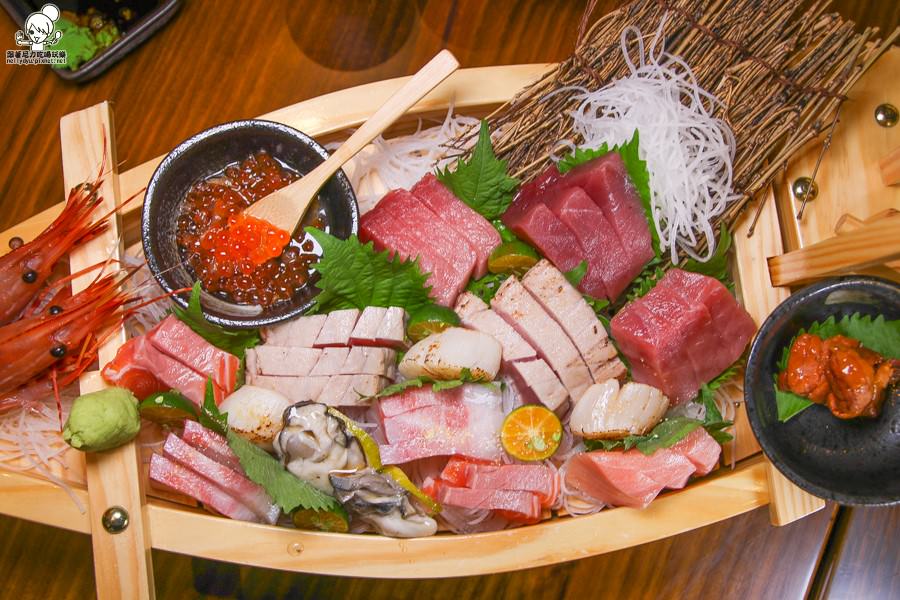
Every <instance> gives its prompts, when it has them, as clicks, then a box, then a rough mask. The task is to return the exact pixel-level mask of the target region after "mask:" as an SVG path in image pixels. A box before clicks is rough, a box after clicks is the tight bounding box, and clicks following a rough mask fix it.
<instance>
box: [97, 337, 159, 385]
mask: <svg viewBox="0 0 900 600" xmlns="http://www.w3.org/2000/svg"><path fill="white" fill-rule="evenodd" d="M146 343H147V341H146V340H145V339H144V336H138V337H134V338H131V339H130V340H128V341H127V342H125V343H124V344H122V345H121V346H119V350H118V351H117V352H116V356H115V357H114V358H113V359H112V360H111V361H109V362H108V363H106V365H105V366H104V367H103V370H102V371H101V375H102V376H103V379H105V380H106V381H108V382H109V383H111V384H113V385H116V386H118V387H123V388H125V389H127V390H131V393H133V394H134V395H135V396H136V397H138V398H140V399H141V400H143V399H144V398H147V397H148V396H150V394H156V393H158V392H165V391H166V390H168V389H169V388H168V386H166V384H165V383H163V382H162V381H160V380H159V378H158V377H157V376H156V375H155V374H154V373H153V371H152V370H151V369H150V368H148V367H147V366H145V365H144V363H143V354H142V353H143V345H144V344H146Z"/></svg>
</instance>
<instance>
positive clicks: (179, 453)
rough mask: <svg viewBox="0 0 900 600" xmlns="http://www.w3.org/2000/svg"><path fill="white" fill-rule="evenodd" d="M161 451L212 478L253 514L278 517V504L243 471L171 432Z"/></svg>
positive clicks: (270, 518)
mask: <svg viewBox="0 0 900 600" xmlns="http://www.w3.org/2000/svg"><path fill="white" fill-rule="evenodd" d="M163 453H164V454H165V455H166V457H167V458H169V459H171V460H174V461H175V462H177V463H179V464H181V465H182V466H184V467H186V468H188V469H190V470H192V471H194V472H195V473H197V474H198V475H202V476H203V477H206V478H207V479H209V480H210V481H214V482H216V484H217V485H218V486H219V487H221V488H222V489H224V490H225V492H226V493H227V494H228V495H230V496H233V497H234V498H236V499H237V500H239V501H240V502H241V503H242V504H244V505H245V506H247V507H248V508H250V510H252V511H253V512H255V513H256V516H258V517H259V518H260V519H261V520H262V521H264V522H266V523H269V524H271V525H274V524H275V522H276V521H277V520H278V515H279V514H280V510H279V508H278V507H277V506H275V504H274V503H273V502H272V499H271V498H270V497H269V495H268V494H267V493H266V492H265V490H263V489H262V488H261V487H260V486H258V485H257V484H255V483H253V482H252V481H250V480H249V479H247V477H246V476H244V475H243V471H241V472H237V471H234V470H232V469H231V468H229V467H226V466H225V465H222V464H219V463H218V462H216V461H215V460H213V459H211V458H209V457H208V456H206V455H205V454H203V453H201V452H200V451H199V450H196V449H195V448H193V447H192V446H190V445H189V444H187V443H186V442H185V441H184V440H182V439H181V438H179V437H178V436H176V435H175V434H174V433H170V434H169V437H168V438H166V443H165V445H164V446H163Z"/></svg>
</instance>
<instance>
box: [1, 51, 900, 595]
mask: <svg viewBox="0 0 900 600" xmlns="http://www.w3.org/2000/svg"><path fill="white" fill-rule="evenodd" d="M898 58H900V57H898V55H897V52H896V51H894V52H893V53H891V54H889V55H887V56H885V57H884V58H883V59H882V63H884V62H888V63H892V64H893V65H897V63H898V61H897V59H898ZM879 66H884V65H879ZM548 68H549V65H542V64H534V65H515V66H504V67H486V68H477V69H462V70H460V71H458V72H457V73H455V74H454V75H453V76H451V77H450V78H449V79H448V80H447V81H445V82H444V83H443V84H442V85H441V86H440V87H438V88H437V89H436V90H435V91H434V92H433V93H432V94H430V95H429V96H428V97H426V98H425V99H424V100H423V101H421V102H420V103H419V104H417V105H416V106H415V107H414V108H413V109H412V111H410V113H409V114H408V115H407V116H406V118H405V120H404V121H402V122H401V123H400V124H398V126H397V131H408V130H410V129H412V128H413V127H414V126H415V123H416V120H417V119H418V118H421V117H433V116H435V117H436V116H438V115H441V116H442V115H443V114H444V113H446V111H447V108H448V107H449V106H450V105H451V104H452V105H453V106H454V107H455V110H456V111H457V112H459V113H461V114H470V115H473V116H481V115H484V114H487V113H488V112H489V111H490V110H491V109H493V108H494V107H496V106H498V105H499V104H501V103H503V102H505V101H507V100H508V99H510V98H511V97H512V96H513V95H514V94H515V93H516V92H517V91H518V90H520V89H521V88H523V87H525V86H526V85H528V84H529V83H531V82H533V81H535V80H536V79H538V78H539V77H540V76H541V75H542V74H543V73H544V72H545V71H546V70H547V69H548ZM879 71H881V69H879V68H877V67H876V68H875V69H873V73H870V74H869V75H868V77H867V79H868V78H877V77H878V75H877V73H878V72H879ZM405 80H406V78H398V79H391V80H385V81H380V82H376V83H372V84H367V85H362V86H358V87H355V88H350V89H346V90H342V91H339V92H334V93H331V94H327V95H325V96H321V97H318V98H313V99H311V100H307V101H304V102H301V103H299V104H295V105H293V106H290V107H287V108H284V109H281V110H278V111H275V112H272V113H269V114H267V115H263V116H262V118H266V119H270V120H274V121H280V122H282V123H285V124H287V125H290V126H293V127H295V128H297V129H299V130H301V131H304V132H306V133H308V134H310V135H312V136H314V137H316V138H317V139H318V140H319V141H328V140H330V139H335V138H338V137H340V136H341V135H342V134H343V133H344V132H345V131H346V130H347V129H349V128H352V127H355V126H357V125H359V124H360V123H361V122H362V121H364V120H365V119H366V118H367V116H368V115H370V114H371V113H372V112H374V110H375V109H376V108H377V107H378V106H380V105H381V104H382V103H383V102H384V101H385V100H386V99H387V97H388V96H389V95H390V94H391V93H392V92H393V91H394V90H396V89H397V88H398V87H399V86H400V85H402V84H403V82H404V81H405ZM874 81H878V79H874ZM882 81H883V79H882ZM91 111H95V112H94V113H91ZM96 111H99V113H98V112H96ZM98 114H99V115H100V118H99V121H98V119H97V115H98ZM104 115H106V116H104ZM845 115H846V113H845ZM845 118H846V117H845ZM107 121H108V122H107ZM98 122H99V123H100V126H99V127H98V126H97V123H98ZM61 130H62V137H63V157H64V170H65V174H66V185H67V187H68V186H70V184H71V183H73V182H75V183H77V182H78V181H81V180H83V179H87V178H88V175H87V174H88V173H94V172H95V171H96V168H97V165H98V164H99V162H100V160H101V157H102V156H103V155H102V152H103V148H102V146H101V145H100V143H101V141H102V139H103V137H104V135H106V136H109V138H110V139H114V135H113V133H112V122H111V118H109V111H108V106H106V104H105V103H104V104H102V105H98V106H97V107H92V108H90V109H86V110H84V111H80V112H79V113H73V114H72V115H68V116H66V117H65V118H64V119H63V121H62V124H61ZM861 139H862V138H857V140H854V141H858V140H861ZM73 140H74V142H73ZM92 140H93V141H92ZM838 141H839V140H838ZM73 143H74V144H75V146H76V147H71V145H72V144H73ZM92 157H95V158H92ZM161 158H162V157H160V158H157V159H154V160H151V161H148V162H146V163H144V164H142V165H139V166H137V167H135V168H132V169H130V170H128V171H126V172H124V173H122V174H121V175H119V176H118V177H115V176H113V177H109V178H108V180H107V184H106V186H105V188H104V190H103V192H104V194H105V195H107V196H108V197H109V198H111V199H114V198H116V197H118V198H128V197H129V196H131V195H132V194H135V193H139V192H140V190H141V189H142V188H143V187H144V186H145V185H146V184H147V182H148V180H149V179H150V176H151V175H152V173H153V170H154V169H155V167H156V165H157V164H158V163H159V161H160V160H161ZM111 159H112V164H115V157H114V156H112V157H111ZM79 176H80V177H81V179H79V178H78V177H79ZM117 188H118V189H117ZM771 193H772V192H771V191H770V192H769V193H768V194H769V195H771ZM760 200H765V201H766V205H765V207H764V209H763V211H762V215H761V217H760V221H759V224H758V226H757V229H756V233H755V234H754V235H753V236H752V237H750V238H748V237H747V236H746V228H747V226H748V221H749V217H750V216H751V213H752V212H753V210H754V207H753V206H751V207H750V209H749V210H748V211H746V212H745V218H744V221H743V222H742V223H740V224H739V226H738V228H737V232H736V233H735V236H734V239H735V249H736V252H735V264H734V274H735V279H736V281H737V285H738V290H739V293H740V295H741V297H742V302H743V303H744V305H745V306H746V307H747V310H748V311H749V312H750V313H751V314H752V315H753V317H754V319H755V320H756V321H757V324H759V323H761V322H762V321H763V320H764V319H765V317H766V316H767V315H768V314H769V312H771V310H772V309H773V308H774V307H775V306H776V305H777V304H778V303H779V302H781V301H782V300H783V299H784V298H786V297H787V295H788V294H789V290H788V289H786V288H774V287H773V286H772V285H771V283H770V278H769V273H768V269H767V266H766V258H767V257H769V256H775V255H779V254H781V253H782V252H783V248H782V234H781V231H780V228H779V222H778V214H777V211H776V203H775V202H773V201H772V198H771V197H768V196H767V197H766V198H763V199H758V200H757V201H760ZM820 202H821V200H820ZM61 207H62V205H58V206H55V207H53V208H51V209H48V210H46V211H44V212H42V213H40V214H38V215H36V216H34V217H32V218H31V219H28V220H27V221H25V222H23V223H21V224H19V225H17V226H15V227H13V228H11V229H10V230H8V231H6V232H3V233H2V234H0V247H7V242H8V240H9V238H10V237H12V236H16V235H17V236H20V237H22V238H24V239H26V240H28V239H31V238H33V237H34V236H35V235H36V234H37V233H38V232H40V231H41V230H42V229H44V228H45V227H46V226H47V224H49V223H50V221H51V220H52V219H53V218H54V217H55V216H56V215H57V214H58V212H59V210H61ZM139 208H140V203H139V202H132V203H130V204H129V205H128V206H127V207H126V208H125V209H124V210H123V211H121V213H120V214H119V215H118V220H117V223H116V226H117V228H118V232H115V231H113V232H111V233H110V235H111V236H112V237H111V238H109V237H108V239H107V240H106V243H107V248H109V246H108V244H110V243H112V244H113V245H115V244H116V241H117V240H119V245H120V246H121V245H122V243H124V245H125V246H129V245H131V244H134V243H136V242H138V241H139V231H138V230H139V221H140V211H139ZM861 212H862V213H863V214H861V215H859V216H860V217H865V216H868V213H869V212H870V211H868V210H865V209H864V210H862V211H861ZM110 239H111V240H112V241H111V242H110ZM811 241H815V240H811ZM87 252H88V254H91V253H93V256H91V255H88V256H81V255H79V256H75V253H74V252H73V256H72V257H71V258H72V261H73V263H80V262H82V261H84V264H90V262H96V261H97V260H102V259H103V258H105V257H106V256H108V249H107V250H103V249H102V247H100V249H98V248H94V249H93V250H89V251H87ZM104 252H106V254H103V253H104ZM122 341H124V333H122V334H121V335H120V337H119V338H118V340H117V341H115V342H114V343H113V344H111V347H109V348H104V349H103V351H102V352H101V361H102V360H103V356H104V352H105V353H106V356H107V358H106V359H107V360H108V353H110V352H114V351H115V349H116V347H117V345H118V344H120V343H121V342H122ZM98 385H101V384H100V382H99V376H98V374H97V373H89V374H87V375H86V376H85V377H83V378H82V388H83V389H86V388H91V387H96V386H98ZM735 422H736V424H735V431H736V435H737V440H736V443H735V444H734V445H733V447H731V448H728V449H726V463H730V462H732V460H733V461H734V463H735V466H734V468H733V469H732V468H729V467H724V468H721V469H719V470H718V471H717V472H715V473H714V474H712V475H710V476H707V477H704V478H702V479H700V480H698V481H696V482H693V483H691V484H690V485H689V486H687V487H686V488H685V489H684V490H680V491H670V492H667V493H665V494H663V495H661V496H660V497H659V498H658V499H657V500H655V501H654V502H653V503H652V504H651V505H650V506H649V507H648V508H646V509H643V510H636V509H631V508H616V509H607V510H603V511H601V512H599V513H597V514H595V515H591V516H586V517H578V518H570V517H558V518H553V519H551V520H547V521H544V522H542V523H540V524H537V525H532V526H527V527H521V528H518V529H511V530H507V531H499V532H493V533H483V534H477V535H468V536H466V535H452V534H439V535H437V536H434V537H430V538H421V539H410V540H399V539H391V538H386V537H381V536H376V535H346V534H333V533H319V532H309V531H299V530H295V529H291V528H283V527H272V526H266V525H256V524H251V523H245V522H240V521H233V520H230V519H226V518H221V517H216V516H213V515H210V514H208V513H205V512H203V511H201V510H196V509H190V508H186V507H183V506H180V505H176V504H172V503H168V502H165V501H162V500H157V499H155V498H147V497H146V495H144V494H143V492H142V490H141V486H142V485H143V484H142V483H141V482H140V480H141V477H139V476H138V475H137V469H138V466H137V463H138V460H137V457H138V453H137V451H136V449H135V447H134V444H130V445H128V446H125V447H124V448H122V449H119V450H117V451H111V452H107V453H101V454H96V455H87V456H86V457H85V455H82V454H80V453H77V452H75V451H71V452H70V457H69V458H70V460H68V461H67V462H69V463H71V464H72V465H74V466H73V468H72V469H71V470H72V471H73V472H77V471H78V470H79V467H80V466H81V464H82V463H86V465H87V467H86V480H87V484H88V485H87V486H86V487H85V486H84V485H75V486H73V487H74V489H75V494H76V496H77V497H78V498H79V499H80V500H81V501H82V502H83V503H84V505H86V506H89V507H90V508H89V510H88V511H87V512H86V513H82V512H81V511H80V510H79V509H78V508H77V507H76V505H75V503H74V502H72V500H71V499H70V498H69V497H68V495H67V494H66V493H65V492H64V491H63V490H62V489H61V488H59V487H57V486H55V485H53V484H51V483H50V482H48V481H46V480H44V479H41V478H38V477H35V476H31V475H24V474H21V473H16V472H11V471H0V513H5V514H8V515H12V516H16V517H19V518H23V519H28V520H32V521H36V522H39V523H44V524H49V525H52V526H55V527H62V528H65V529H69V530H73V531H79V532H82V533H88V534H91V533H92V534H93V547H94V560H95V565H96V571H97V583H98V591H100V592H101V594H102V595H104V594H103V592H104V591H105V592H108V593H109V594H110V595H111V596H124V597H150V596H152V594H153V591H152V590H153V583H152V581H153V580H152V567H151V565H150V552H149V548H151V547H152V548H159V549H162V550H168V551H171V552H178V553H181V554H188V555H193V556H199V557H206V558H211V559H219V560H224V561H230V562H236V563H243V564H247V565H257V566H262V567H269V568H276V569H285V570H292V571H302V572H307V573H321V574H332V575H353V576H360V577H392V578H421V577H445V576H449V575H453V576H463V575H478V574H486V573H496V572H501V571H511V570H516V569H524V568H529V567H536V566H540V565H546V564H552V563H557V562H562V561H567V560H573V559H578V558H583V557H587V556H591V555H595V554H600V553H604V552H610V551H613V550H619V549H622V548H627V547H629V546H634V545H637V544H642V543H645V542H650V541H653V540H657V539H660V538H664V537H667V536H672V535H675V534H678V533H681V532H684V531H688V530H691V529H696V528H698V527H703V526H705V525H709V524H711V523H715V522H717V521H721V520H723V519H727V518H729V517H732V516H735V515H739V514H741V513H744V512H747V511H749V510H752V509H754V508H757V507H760V506H764V505H766V504H769V503H770V501H771V502H772V503H773V508H774V509H773V512H772V517H773V522H775V523H777V524H783V523H786V522H789V521H791V520H794V519H796V518H799V517H802V516H804V515H806V514H809V513H810V512H813V511H815V510H818V509H819V508H821V507H822V506H823V503H822V501H820V500H818V499H816V498H813V497H811V496H809V495H807V494H805V493H803V492H801V491H800V490H799V489H797V488H795V487H793V486H792V485H791V484H789V483H788V482H787V481H786V480H785V479H784V478H782V477H780V475H778V474H777V472H775V471H774V470H773V469H771V467H770V466H769V465H768V463H767V461H766V460H765V459H764V457H762V456H761V455H760V454H759V447H758V445H757V444H756V441H755V439H753V436H752V433H751V431H750V428H749V426H748V424H747V419H746V415H745V414H744V412H743V408H742V407H741V408H739V410H738V412H737V415H736V417H735ZM75 479H76V480H77V479H79V477H75ZM113 505H120V506H122V507H125V508H126V509H127V510H128V512H129V513H130V517H131V518H130V525H129V527H128V528H127V529H126V530H125V531H124V532H122V533H119V534H117V535H112V534H109V533H107V531H105V530H104V528H103V527H102V526H101V522H100V516H101V515H102V514H103V512H104V511H105V510H106V509H107V508H109V507H110V506H113ZM113 590H116V591H113Z"/></svg>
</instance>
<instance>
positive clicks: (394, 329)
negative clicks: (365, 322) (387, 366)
mask: <svg viewBox="0 0 900 600" xmlns="http://www.w3.org/2000/svg"><path fill="white" fill-rule="evenodd" d="M407 321H409V315H407V314H406V311H405V310H403V309H402V308H400V307H399V306H390V307H388V309H387V310H386V311H385V313H384V318H383V319H382V320H381V323H380V324H379V325H378V333H377V334H376V337H375V345H376V346H386V347H388V348H393V349H395V350H401V349H403V348H406V323H407Z"/></svg>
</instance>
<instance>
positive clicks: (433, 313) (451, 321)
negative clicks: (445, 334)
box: [406, 304, 459, 342]
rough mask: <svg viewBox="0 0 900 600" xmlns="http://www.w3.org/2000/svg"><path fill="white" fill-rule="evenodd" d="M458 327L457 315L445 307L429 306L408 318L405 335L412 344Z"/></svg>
mask: <svg viewBox="0 0 900 600" xmlns="http://www.w3.org/2000/svg"><path fill="white" fill-rule="evenodd" d="M458 325H459V315H458V314H456V313H455V312H453V310H452V309H449V308H447V307H446V306H438V305H437V304H431V305H428V306H425V307H423V308H420V309H419V310H417V311H416V312H415V313H413V314H412V315H411V316H410V318H409V325H407V326H406V335H408V336H409V339H411V340H412V341H413V342H418V341H419V340H424V339H425V338H427V337H428V336H429V335H431V334H433V333H440V332H441V331H444V330H445V329H447V328H448V327H456V326H458Z"/></svg>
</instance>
